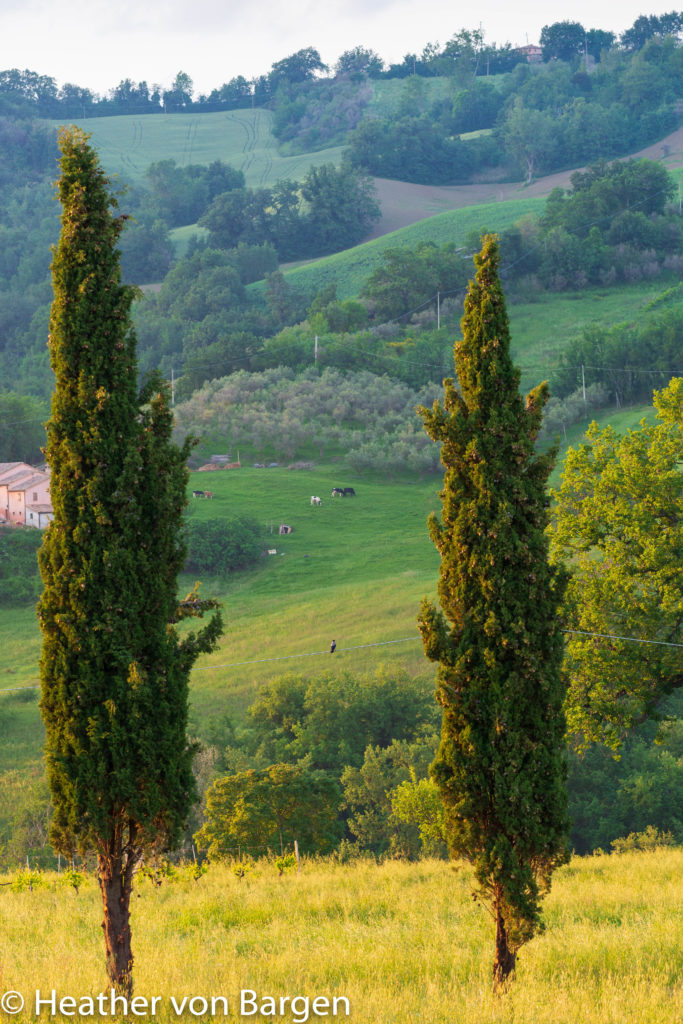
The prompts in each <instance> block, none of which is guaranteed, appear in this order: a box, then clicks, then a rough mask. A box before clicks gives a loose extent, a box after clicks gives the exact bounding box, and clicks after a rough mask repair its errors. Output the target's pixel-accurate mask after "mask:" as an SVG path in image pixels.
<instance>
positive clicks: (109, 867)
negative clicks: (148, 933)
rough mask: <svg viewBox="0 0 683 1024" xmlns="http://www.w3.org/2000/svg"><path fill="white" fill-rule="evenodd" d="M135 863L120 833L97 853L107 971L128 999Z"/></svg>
mask: <svg viewBox="0 0 683 1024" xmlns="http://www.w3.org/2000/svg"><path fill="white" fill-rule="evenodd" d="M129 849H130V848H129ZM138 863H139V862H138V861H137V860H136V859H135V856H134V855H131V853H126V852H124V850H123V849H122V842H121V836H120V834H119V835H117V836H115V837H114V838H113V842H112V844H111V848H110V849H109V850H106V851H100V852H99V853H98V855H97V875H98V879H99V883H100V892H101V893H102V904H103V907H104V920H103V922H102V929H103V932H104V946H105V953H106V965H107V974H108V976H109V981H110V982H111V985H112V987H113V988H114V989H115V990H116V992H118V993H119V994H120V995H123V996H125V997H126V998H127V999H129V998H130V996H131V995H132V992H133V950H132V945H131V928H130V897H131V894H132V891H133V877H134V873H135V870H136V868H137V866H138Z"/></svg>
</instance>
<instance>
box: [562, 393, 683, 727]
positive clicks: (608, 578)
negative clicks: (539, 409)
mask: <svg viewBox="0 0 683 1024" xmlns="http://www.w3.org/2000/svg"><path fill="white" fill-rule="evenodd" d="M654 402H655V407H656V409H657V415H658V422H656V423H654V424H650V423H647V422H645V421H643V423H642V424H641V426H640V428H639V429H638V430H633V431H629V433H628V434H626V435H625V436H623V437H620V436H618V435H617V433H616V432H615V430H614V429H613V428H611V427H607V428H606V429H604V430H600V429H599V428H598V426H597V425H596V424H592V425H591V427H590V428H589V430H588V432H587V435H586V441H585V442H584V443H583V444H581V445H580V446H579V447H578V448H576V449H570V450H569V452H568V454H567V458H566V461H565V466H564V472H563V475H562V484H561V486H560V488H559V490H558V491H557V492H555V494H554V497H555V499H556V510H555V516H554V530H553V549H554V552H555V554H556V556H557V557H559V558H562V559H567V560H571V564H572V566H573V573H572V578H571V582H570V584H569V587H568V591H567V597H566V618H567V622H566V624H567V628H568V629H571V630H576V632H574V633H570V634H569V640H568V644H567V671H568V675H569V678H570V680H571V684H570V688H569V693H568V698H567V718H568V725H569V730H570V732H571V734H572V736H573V737H574V741H575V742H576V744H577V745H579V746H584V745H586V744H588V743H591V742H595V741H601V742H604V743H607V744H609V745H610V746H613V747H618V746H619V745H620V744H621V743H622V742H623V739H624V737H625V736H626V735H628V733H629V732H631V731H632V730H633V728H634V726H635V725H636V724H637V723H639V722H642V721H644V720H645V719H647V718H653V717H656V716H657V715H658V711H659V709H660V707H661V705H662V701H663V699H664V698H665V697H666V696H668V695H669V694H671V693H672V692H674V690H676V689H677V688H680V687H681V686H683V658H682V657H681V654H682V653H683V652H682V650H681V648H680V646H679V647H676V646H667V645H669V644H678V645H680V644H681V643H683V634H682V633H681V621H683V565H682V564H681V550H683V474H682V473H681V461H682V459H683V380H681V379H680V378H675V379H674V380H672V381H671V383H670V384H669V386H668V387H667V388H665V389H663V390H662V391H659V392H655V396H654ZM588 634H600V635H598V636H595V635H588ZM623 637H631V638H633V639H634V640H643V641H650V642H649V643H648V642H646V643H634V642H629V641H627V640H624V639H620V638H623Z"/></svg>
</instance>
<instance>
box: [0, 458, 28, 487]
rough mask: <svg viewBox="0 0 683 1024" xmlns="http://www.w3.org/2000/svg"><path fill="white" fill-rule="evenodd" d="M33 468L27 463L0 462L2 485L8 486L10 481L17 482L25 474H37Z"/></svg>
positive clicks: (0, 480) (0, 481)
mask: <svg viewBox="0 0 683 1024" xmlns="http://www.w3.org/2000/svg"><path fill="white" fill-rule="evenodd" d="M36 472H37V470H35V469H34V468H33V466H29V465H28V463H27V462H0V484H6V483H8V481H10V480H16V479H18V478H19V477H20V476H23V475H24V474H25V473H36Z"/></svg>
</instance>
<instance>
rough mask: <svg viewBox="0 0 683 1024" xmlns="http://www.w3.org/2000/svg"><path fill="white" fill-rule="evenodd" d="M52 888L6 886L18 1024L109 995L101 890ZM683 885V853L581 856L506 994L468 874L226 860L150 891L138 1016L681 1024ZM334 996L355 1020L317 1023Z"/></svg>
mask: <svg viewBox="0 0 683 1024" xmlns="http://www.w3.org/2000/svg"><path fill="white" fill-rule="evenodd" d="M46 878H47V879H48V886H47V887H45V888H42V889H35V890H34V891H33V892H28V891H23V892H12V891H11V890H10V888H9V887H8V886H6V887H4V888H2V889H0V994H1V993H2V992H5V991H8V990H16V991H18V992H21V993H22V994H23V995H24V996H25V998H26V1000H27V1005H28V1006H29V1007H30V1008H31V1012H29V1013H23V1014H18V1015H15V1016H13V1017H11V1018H10V1017H7V1016H4V1015H3V1014H2V1013H1V1012H0V1019H6V1020H10V1019H11V1020H13V1021H15V1022H17V1024H25V1022H27V1021H29V1020H33V1019H35V1018H34V1014H33V1011H32V1005H33V1003H34V1000H35V990H36V989H40V991H41V993H42V995H43V996H45V995H46V994H48V993H49V992H50V990H51V989H53V988H54V989H56V991H57V993H58V997H63V996H74V997H77V998H79V997H81V996H91V997H96V996H97V994H98V993H99V992H107V993H108V991H109V989H108V986H107V984H106V979H105V975H104V967H103V940H102V933H101V929H100V926H99V922H100V919H101V910H100V904H99V894H98V892H97V889H96V886H95V882H94V880H92V879H90V880H88V882H87V883H86V885H85V886H84V887H83V888H82V889H81V891H80V894H79V895H76V894H75V893H74V892H73V890H70V889H67V888H66V887H64V886H63V885H60V884H58V880H57V876H55V875H52V876H46ZM682 878H683V850H681V849H669V850H659V851H656V852H654V853H633V854H622V855H619V856H609V857H608V856H598V857H592V858H583V859H580V858H575V859H574V860H573V861H572V862H571V864H570V865H568V866H567V867H565V868H563V869H561V870H560V871H558V872H557V873H556V876H555V884H554V887H553V891H552V892H551V893H550V894H549V896H548V897H547V898H546V901H545V919H546V922H547V928H546V931H545V933H544V934H543V935H540V936H538V937H537V938H536V939H534V940H533V942H531V943H530V944H529V945H527V946H526V947H524V948H523V949H522V951H521V953H520V957H519V966H518V972H517V978H516V981H515V982H514V984H513V985H512V987H511V989H510V991H509V993H507V994H506V995H503V996H499V997H495V996H493V995H492V993H491V984H490V976H491V963H492V957H493V935H492V923H491V922H490V920H489V919H488V917H487V915H486V913H485V911H484V910H483V909H481V908H480V907H479V906H478V905H476V904H474V903H473V902H472V899H471V896H470V889H471V874H470V871H469V869H468V868H465V867H460V866H459V865H451V864H447V863H444V862H440V861H426V862H421V863H418V864H406V863H402V862H387V863H383V864H379V865H377V864H375V863H374V862H372V861H360V862H355V863H352V864H348V865H340V864H334V863H323V862H304V863H303V866H302V871H301V874H299V875H298V876H297V875H296V874H290V875H285V876H284V877H283V878H279V877H278V875H277V871H276V869H275V867H274V866H273V865H272V864H269V863H265V862H260V863H259V864H258V865H257V867H256V869H255V871H254V873H253V874H252V875H251V877H247V878H245V879H243V880H242V881H238V880H237V879H236V878H235V876H234V875H233V874H232V872H231V871H230V868H229V867H228V866H226V865H212V866H211V867H210V869H209V872H208V874H207V875H205V876H204V877H203V878H201V879H200V880H199V881H198V882H194V881H192V880H191V879H190V878H189V877H184V878H182V879H180V880H172V881H168V882H164V883H163V884H162V886H161V887H160V888H156V887H155V886H153V884H152V883H151V882H150V881H148V880H146V879H140V881H139V883H138V886H137V889H136V892H135V894H134V896H133V915H134V916H133V949H134V953H135V994H136V995H137V996H138V997H145V998H146V999H147V1000H151V999H152V997H153V996H159V997H161V998H160V1001H159V1003H158V1004H157V1007H156V1014H155V1015H154V1016H153V1017H152V1016H151V1015H144V1016H134V1015H133V1014H131V1013H130V1012H129V1014H128V1016H127V1018H125V1019H127V1020H129V1021H133V1020H158V1021H162V1022H167V1021H173V1020H183V1021H195V1020H209V1019H213V1020H226V1019H227V1020H233V1021H234V1020H252V1021H257V1022H258V1024H264V1022H265V1021H273V1022H280V1021H282V1022H285V1024H289V1022H295V1021H296V1022H303V1021H304V1020H305V1014H306V1010H305V1001H304V1000H303V999H302V1000H300V1001H299V1002H298V1003H297V1004H296V1009H297V1012H296V1013H292V1012H291V1009H290V1010H289V1011H286V1012H285V1013H284V1014H280V1013H279V1012H277V1013H276V1014H275V1015H273V1014H270V1013H269V1014H265V1015H261V1014H259V1013H255V1014H252V1015H249V1016H247V1015H244V1016H242V1017H240V1015H239V1009H240V1006H239V998H240V991H241V990H243V989H249V990H253V991H254V992H256V993H257V994H258V1000H259V1003H258V1005H262V1000H263V999H264V998H265V997H266V996H271V997H274V998H275V1000H276V1007H277V1009H278V1010H279V999H280V997H282V996H289V997H294V996H297V995H298V996H301V997H306V996H307V997H308V998H309V999H310V1001H311V1003H310V1005H309V1008H308V1014H309V1016H308V1019H309V1020H328V1019H329V1020H336V1021H345V1020H348V1021H352V1022H354V1024H418V1022H419V1024H460V1022H463V1024H464V1022H468V1024H489V1022H491V1024H493V1022H496V1024H499V1022H500V1024H503V1022H505V1024H507V1022H510V1024H512V1022H515V1024H674V1022H680V1021H681V1020H683V988H682V978H683V911H682V909H681V907H682V906H683V899H682V897H683V885H682V883H681V879H682ZM1 880H2V881H3V882H6V881H7V880H8V878H7V877H6V878H3V879H1ZM171 996H174V997H175V999H176V1002H177V1003H180V1001H181V1000H182V998H183V997H184V996H187V997H205V998H206V999H207V1000H208V1001H209V1003H210V999H211V997H212V996H224V997H226V998H227V1000H228V1006H229V1013H228V1016H227V1018H226V1017H225V1016H224V1015H223V1013H222V1012H220V1013H218V1014H215V1015H214V1016H213V1018H212V1017H211V1015H210V1013H209V1014H201V1013H198V1014H197V1015H193V1014H192V1013H191V1012H190V1011H189V1009H188V1008H187V1006H186V1008H185V1010H184V1011H183V1012H182V1013H181V1014H180V1015H179V1016H178V1015H176V1013H175V1011H174V1009H173V1006H172V1004H171V1000H170V997H171ZM333 996H338V997H340V996H345V997H346V998H347V999H348V1001H349V1006H350V1014H349V1015H348V1017H347V1016H346V1013H345V1010H344V1004H343V1003H341V1002H340V1003H339V1004H338V1005H337V1015H336V1017H333V1016H332V1014H331V1012H330V1013H329V1014H328V1015H327V1016H323V1015H320V1014H319V1015H317V1016H316V1015H314V1014H313V1010H312V1000H313V999H314V998H315V997H328V998H329V999H331V998H332V997H333ZM193 1005H194V1008H195V1010H198V1011H200V1010H201V1007H202V1004H201V1002H196V1003H194V1004H193ZM217 1005H218V1006H219V1007H222V1004H221V1003H219V1004H217ZM318 1005H319V1007H323V1006H324V1004H320V1003H319V1004H318ZM139 1006H140V1007H141V1008H142V1004H139ZM330 1006H331V1004H330ZM246 1008H249V1007H248V1006H247V1007H246ZM43 1019H46V1020H47V1019H49V1020H58V1021H62V1020H75V1019H78V1018H77V1017H74V1016H64V1015H61V1014H59V1013H57V1014H56V1016H48V1015H47V1014H46V1015H44V1018H43ZM81 1019H83V1020H93V1019H107V1020H110V1019H112V1018H111V1017H110V1016H107V1017H106V1018H105V1017H100V1016H99V1015H95V1017H83V1018H81ZM118 1019H123V1018H118Z"/></svg>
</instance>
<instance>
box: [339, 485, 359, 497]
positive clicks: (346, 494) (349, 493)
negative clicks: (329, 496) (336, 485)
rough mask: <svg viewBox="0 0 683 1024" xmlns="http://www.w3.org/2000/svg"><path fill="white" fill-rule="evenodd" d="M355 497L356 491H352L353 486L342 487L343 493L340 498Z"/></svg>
mask: <svg viewBox="0 0 683 1024" xmlns="http://www.w3.org/2000/svg"><path fill="white" fill-rule="evenodd" d="M355 497H356V492H355V491H354V489H353V487H345V488H344V493H343V494H342V498H355Z"/></svg>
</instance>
